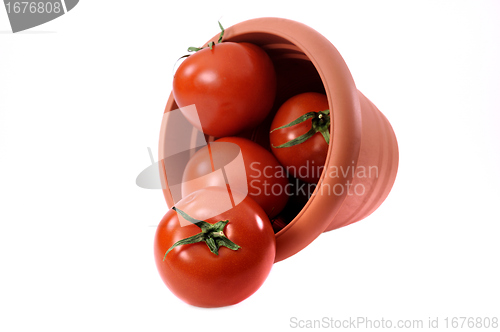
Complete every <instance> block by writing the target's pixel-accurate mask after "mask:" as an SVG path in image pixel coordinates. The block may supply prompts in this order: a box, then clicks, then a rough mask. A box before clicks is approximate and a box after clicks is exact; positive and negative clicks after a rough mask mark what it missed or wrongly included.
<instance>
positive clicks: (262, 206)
mask: <svg viewBox="0 0 500 332" xmlns="http://www.w3.org/2000/svg"><path fill="white" fill-rule="evenodd" d="M219 25H220V23H219ZM220 27H221V30H222V32H221V35H220V38H219V41H218V43H214V42H211V43H209V44H208V45H207V46H206V47H203V48H201V49H198V48H196V49H194V51H196V53H194V54H192V55H190V56H188V57H187V58H186V59H185V60H184V61H183V62H182V64H181V65H180V66H179V67H178V69H177V71H176V73H175V76H174V80H173V95H174V98H175V101H176V103H177V105H178V106H179V107H180V108H181V111H182V107H185V106H189V105H192V104H194V105H195V106H196V109H197V114H193V113H192V112H186V113H183V114H184V116H185V117H186V119H187V120H188V121H189V122H190V123H191V124H192V125H193V126H194V127H196V128H197V129H199V130H200V131H202V132H203V133H204V134H206V135H209V136H213V137H215V138H216V140H215V141H213V142H210V143H209V144H208V145H207V146H205V147H204V148H201V149H199V150H198V151H197V152H196V153H195V154H194V155H193V156H192V157H191V159H190V160H189V162H188V163H187V165H186V168H185V170H184V173H183V181H182V197H183V198H182V199H181V200H180V201H179V202H177V203H176V205H175V206H174V207H173V208H172V209H170V210H169V211H168V212H167V214H166V215H165V216H164V217H163V219H162V220H161V222H160V224H159V225H158V228H157V231H156V234H155V241H154V254H155V261H156V265H157V268H158V271H159V274H160V276H161V278H162V279H163V281H164V282H165V284H166V285H167V287H168V288H169V289H170V290H171V291H172V292H173V293H174V294H175V295H176V296H178V297H179V298H180V299H182V300H183V301H185V302H186V303H189V304H191V305H195V306H200V307H220V306H227V305H232V304H235V303H238V302H240V301H242V300H244V299H246V298H247V297H249V296H250V295H251V294H253V293H254V292H255V291H257V289H258V288H259V287H260V286H261V285H262V284H263V282H264V281H265V279H266V278H267V276H268V275H269V273H270V271H271V268H272V266H273V263H274V259H275V254H276V239H275V232H278V231H279V230H280V229H282V228H283V227H285V226H286V221H285V220H286V218H283V216H282V211H284V210H287V208H286V207H287V203H288V204H290V203H289V194H288V193H287V191H286V190H284V188H286V187H287V186H288V185H289V184H290V183H289V177H295V178H298V179H300V180H301V181H306V182H317V181H318V179H319V175H320V174H316V175H314V176H310V175H309V172H306V173H307V175H306V176H304V175H303V173H301V172H298V171H297V170H299V169H300V168H306V170H307V169H308V168H310V166H312V165H314V164H315V165H324V163H325V159H326V153H327V150H328V144H329V140H330V132H329V128H330V112H329V110H328V101H327V98H326V96H325V95H322V94H319V93H312V92H311V93H303V94H300V95H297V96H294V97H292V98H291V99H289V100H288V101H286V102H285V103H284V104H283V105H281V106H280V107H279V109H278V110H277V111H276V110H274V111H276V115H275V116H274V120H273V122H272V125H271V128H269V131H270V137H269V138H270V143H271V145H270V146H267V147H264V146H261V145H259V144H257V143H255V142H253V141H251V140H249V139H246V138H243V137H239V136H238V135H239V134H240V133H242V132H244V131H248V130H252V129H254V128H255V127H257V126H259V125H260V124H261V123H262V122H263V120H264V119H265V118H266V117H267V116H268V115H269V114H270V112H272V111H273V107H274V102H275V95H276V86H277V84H276V82H277V79H276V73H275V70H274V65H273V62H272V60H271V58H270V57H269V56H268V54H267V53H266V52H265V51H264V50H263V49H261V48H260V47H258V46H257V45H253V44H250V43H245V42H241V43H236V42H226V41H223V35H224V29H223V28H222V26H220ZM189 50H193V48H190V49H189ZM238 158H239V159H238ZM236 160H241V164H237V162H236ZM317 173H318V172H317ZM292 203H293V202H292Z"/></svg>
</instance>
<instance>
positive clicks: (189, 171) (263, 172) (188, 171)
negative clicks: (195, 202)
mask: <svg viewBox="0 0 500 332" xmlns="http://www.w3.org/2000/svg"><path fill="white" fill-rule="evenodd" d="M214 143H216V144H210V146H211V147H212V148H211V150H210V151H211V152H210V153H208V152H207V150H208V147H204V148H202V149H200V150H199V151H197V152H196V153H195V155H194V156H193V157H192V158H191V159H190V161H189V162H188V164H187V166H186V168H185V170H184V176H183V183H182V195H183V197H184V196H186V195H188V194H190V193H192V192H194V191H196V190H199V189H201V188H204V187H207V186H218V187H223V188H226V183H225V182H224V181H223V180H222V179H220V178H218V179H215V178H208V177H204V175H206V174H208V173H210V172H212V169H211V163H212V162H213V160H227V161H230V159H231V158H232V155H233V154H234V150H232V149H229V148H223V146H224V145H223V144H220V145H217V143H233V144H236V145H237V146H238V147H239V149H240V151H241V155H242V157H243V161H244V166H245V173H246V179H240V181H243V182H246V183H247V184H248V195H249V196H250V197H251V198H252V199H254V200H255V201H256V202H257V203H258V204H259V205H260V206H261V207H262V208H263V209H264V211H265V212H266V213H267V215H268V216H269V218H272V217H274V216H276V215H278V214H279V213H280V212H281V211H282V210H283V208H284V207H285V205H286V203H287V201H288V191H289V188H288V184H289V182H288V178H287V176H286V173H285V170H284V169H283V167H282V166H281V165H280V164H279V162H278V161H277V160H276V158H275V157H274V156H273V154H272V153H270V152H269V151H267V150H266V149H264V148H263V147H261V146H260V145H258V144H257V143H255V142H252V141H250V140H248V139H246V138H241V137H223V138H220V139H218V140H216V141H215V142H214ZM210 154H211V155H212V160H211V158H210ZM198 178H201V179H203V181H201V182H196V183H193V182H190V180H193V179H198Z"/></svg>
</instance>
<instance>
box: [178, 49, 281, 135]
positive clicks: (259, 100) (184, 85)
mask: <svg viewBox="0 0 500 332" xmlns="http://www.w3.org/2000/svg"><path fill="white" fill-rule="evenodd" d="M172 92H173V94H174V99H175V101H176V103H177V105H178V106H179V107H181V111H182V112H183V114H184V116H185V117H186V118H187V120H188V121H189V122H190V123H191V124H192V125H193V126H195V127H196V128H198V129H199V130H201V131H203V133H205V134H208V135H211V136H215V137H224V136H231V135H235V134H237V133H239V132H241V131H243V130H245V129H250V128H254V127H256V126H257V125H258V124H260V123H261V122H262V121H263V120H264V118H265V117H266V116H267V114H268V113H269V111H270V110H271V108H272V106H273V103H274V98H275V94H276V74H275V71H274V66H273V63H272V62H271V59H270V58H269V56H268V55H267V53H266V52H265V51H264V50H262V49H261V48H260V47H258V46H256V45H253V44H250V43H234V42H222V43H220V44H215V45H213V46H212V47H211V48H208V47H207V48H203V49H201V50H200V51H198V52H196V53H194V54H192V55H190V56H189V57H187V58H186V59H185V60H184V61H183V62H182V63H181V65H180V66H179V68H178V69H177V71H176V73H175V76H174V80H173V89H172ZM192 104H194V105H195V106H196V110H197V113H198V114H196V112H189V111H183V110H182V107H184V106H188V105H192ZM198 117H199V120H198ZM200 125H201V126H200Z"/></svg>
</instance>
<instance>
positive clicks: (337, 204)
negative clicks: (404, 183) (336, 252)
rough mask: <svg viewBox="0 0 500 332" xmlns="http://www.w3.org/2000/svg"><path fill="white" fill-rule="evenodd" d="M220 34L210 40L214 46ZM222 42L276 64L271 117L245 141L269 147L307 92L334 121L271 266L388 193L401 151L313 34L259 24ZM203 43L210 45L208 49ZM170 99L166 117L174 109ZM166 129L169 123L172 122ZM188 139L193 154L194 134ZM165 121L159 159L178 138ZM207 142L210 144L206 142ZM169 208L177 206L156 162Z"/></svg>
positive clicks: (272, 22)
mask: <svg viewBox="0 0 500 332" xmlns="http://www.w3.org/2000/svg"><path fill="white" fill-rule="evenodd" d="M218 37H219V36H218V35H216V36H214V37H213V38H212V39H211V40H209V41H208V42H210V41H212V40H213V41H217V39H218ZM224 41H232V42H243V41H244V42H250V43H254V44H256V45H259V46H260V47H262V48H263V49H264V50H266V52H267V53H268V54H269V56H270V57H271V59H272V60H273V63H274V66H275V69H276V73H277V77H278V88H277V91H278V94H277V96H276V101H275V107H274V110H273V111H272V112H271V114H270V115H269V117H268V118H267V119H266V120H265V121H264V122H263V123H262V124H261V125H260V126H259V127H258V128H256V129H255V130H253V131H251V132H248V133H244V134H242V136H244V137H247V138H250V139H252V140H254V141H256V142H257V143H259V144H261V145H262V146H264V147H268V146H269V128H270V123H271V120H272V118H273V115H274V114H275V112H276V110H277V108H278V107H279V106H280V105H281V104H282V103H283V102H284V101H286V100H287V99H288V98H290V97H292V96H294V95H296V94H299V93H302V92H308V91H316V92H322V93H326V95H327V97H328V101H329V106H330V111H331V113H332V116H333V121H332V128H331V133H332V135H331V141H330V149H329V151H328V156H327V159H326V164H325V167H324V171H323V174H322V177H321V179H320V181H319V183H318V185H317V187H316V188H315V190H314V192H313V193H312V196H311V197H310V198H309V199H308V200H307V202H306V203H305V205H304V206H303V207H302V209H301V210H300V211H299V212H298V213H297V214H296V215H295V217H294V218H293V220H291V221H290V223H289V224H288V225H287V226H286V227H285V228H283V229H282V230H281V231H279V232H278V233H277V234H276V241H277V252H276V262H277V261H280V260H283V259H286V258H288V257H290V256H292V255H293V254H295V253H297V252H299V251H300V250H302V249H303V248H305V247H306V246H307V245H308V244H309V243H311V242H312V241H313V240H314V239H316V237H318V236H319V235H320V234H321V233H322V232H325V231H330V230H333V229H336V228H339V227H343V226H346V225H349V224H351V223H353V222H356V221H359V220H361V219H363V218H365V217H367V216H368V215H370V214H371V213H372V212H373V211H375V210H376V209H377V208H378V207H379V206H380V204H382V202H383V201H384V200H385V198H386V197H387V195H388V194H389V192H390V190H391V188H392V186H393V184H394V181H395V178H396V173H397V169H398V160H399V154H398V145H397V141H396V137H395V135H394V131H393V129H392V127H391V125H390V124H389V122H388V121H387V119H386V118H385V116H384V115H383V114H382V113H381V112H380V111H379V110H378V109H377V108H376V107H375V105H374V104H373V103H372V102H370V101H369V100H368V99H367V98H366V97H365V96H364V95H363V94H361V93H360V92H359V91H358V90H357V88H356V86H355V84H354V81H353V79H352V76H351V73H350V72H349V69H348V68H347V66H346V64H345V62H344V60H343V59H342V57H341V56H340V54H339V52H338V51H337V49H336V48H335V47H334V46H333V45H332V44H331V43H330V42H329V41H328V40H327V39H326V38H325V37H323V36H322V35H321V34H319V33H318V32H317V31H315V30H313V29H312V28H310V27H308V26H306V25H304V24H302V23H298V22H295V21H291V20H287V19H282V18H258V19H253V20H248V21H244V22H241V23H238V24H236V25H234V26H231V27H229V28H227V29H226V31H225V34H224ZM208 42H207V43H208ZM177 108H178V106H177V105H176V104H175V101H174V98H173V96H172V94H170V98H169V100H168V102H167V106H166V108H165V113H167V112H170V111H172V110H175V109H177ZM170 122H171V121H170ZM194 130H195V129H193V133H191V136H192V137H193V143H192V145H193V147H194V145H195V141H196V140H197V139H196V136H197V133H195V132H194ZM173 132H175V128H174V127H173V125H170V126H169V120H168V117H164V121H163V123H162V128H161V132H160V143H159V158H158V159H159V160H160V161H162V160H164V158H165V156H169V155H171V154H172V153H171V151H168V149H170V147H169V144H165V143H166V142H167V141H168V140H171V139H172V137H174V136H175V134H171V133H173ZM205 138H206V139H207V140H208V141H211V140H213V139H214V138H213V137H205ZM160 165H161V167H160V176H161V179H162V182H163V185H164V187H163V188H164V189H163V193H164V196H165V199H166V201H167V204H168V206H169V207H171V206H172V205H173V204H174V201H175V200H174V199H173V193H172V191H171V190H170V187H169V184H168V182H167V177H166V173H165V165H164V163H160Z"/></svg>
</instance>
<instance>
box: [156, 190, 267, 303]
mask: <svg viewBox="0 0 500 332" xmlns="http://www.w3.org/2000/svg"><path fill="white" fill-rule="evenodd" d="M227 195H228V193H227V191H226V190H225V189H224V188H218V187H208V188H205V189H201V190H198V191H196V192H194V193H192V194H191V195H189V196H187V197H185V198H183V199H182V200H180V201H179V202H178V203H177V204H176V205H175V207H174V208H172V209H171V210H169V211H168V212H167V214H166V215H165V216H164V217H163V219H162V220H161V222H160V224H159V225H158V228H157V230H156V234H155V240H154V256H155V261H156V266H157V268H158V272H159V274H160V276H161V278H162V279H163V281H164V283H165V284H166V286H167V287H168V288H169V289H170V290H171V291H172V293H174V294H175V295H176V296H177V297H179V298H180V299H181V300H183V301H184V302H186V303H188V304H191V305H194V306H199V307H222V306H228V305H233V304H236V303H238V302H241V301H242V300H244V299H246V298H247V297H249V296H250V295H252V294H253V293H254V292H255V291H257V289H258V288H260V286H261V285H262V284H263V283H264V281H265V280H266V278H267V276H268V275H269V272H270V271H271V267H272V266H273V263H274V259H275V255H276V239H275V236H274V232H273V228H272V226H271V223H270V221H269V218H268V217H267V215H266V213H265V212H264V210H262V208H261V207H260V206H259V205H258V204H257V203H256V202H255V201H254V200H253V199H251V198H250V197H249V196H246V197H244V198H242V200H241V201H240V203H239V204H237V205H232V204H231V202H230V201H229V200H228V196H227ZM232 195H233V196H235V195H241V194H240V193H238V192H233V193H232Z"/></svg>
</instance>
